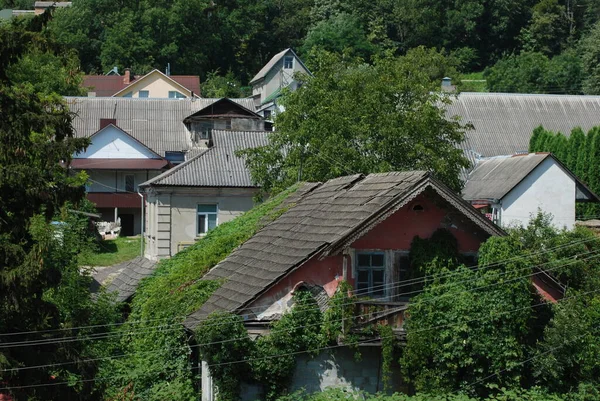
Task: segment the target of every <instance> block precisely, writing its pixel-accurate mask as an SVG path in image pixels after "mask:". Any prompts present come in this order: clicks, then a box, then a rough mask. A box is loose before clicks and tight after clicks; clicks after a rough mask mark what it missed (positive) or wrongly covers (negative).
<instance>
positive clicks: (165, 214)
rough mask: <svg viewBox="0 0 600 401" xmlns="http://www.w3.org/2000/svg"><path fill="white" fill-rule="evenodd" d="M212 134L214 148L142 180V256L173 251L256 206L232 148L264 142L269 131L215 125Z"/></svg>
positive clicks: (154, 256) (243, 168)
mask: <svg viewBox="0 0 600 401" xmlns="http://www.w3.org/2000/svg"><path fill="white" fill-rule="evenodd" d="M212 136H213V137H212V141H213V146H212V147H210V148H208V149H206V150H204V151H203V152H201V153H199V154H198V155H197V156H195V157H193V158H191V159H189V160H188V161H186V162H185V163H182V164H180V165H178V166H176V167H175V168H173V169H171V170H168V171H166V172H164V173H163V174H161V175H159V176H157V177H154V178H153V179H150V180H148V181H146V182H144V183H142V184H141V185H140V189H141V190H143V191H144V192H145V194H146V199H147V202H146V220H147V223H146V224H147V230H146V233H145V238H144V239H145V243H146V246H145V256H146V258H148V259H152V260H156V259H162V258H167V257H170V256H173V255H175V254H176V253H177V252H178V251H180V250H182V249H184V248H186V247H187V246H189V245H191V244H193V243H194V242H195V241H196V240H197V239H199V238H202V237H203V236H204V235H205V234H206V233H207V232H208V231H209V230H210V229H212V228H214V227H216V226H217V225H218V224H221V223H224V222H226V221H229V220H231V219H233V218H235V217H236V216H239V215H240V214H241V213H243V212H245V211H247V210H250V209H251V208H252V207H253V206H254V200H253V198H254V196H255V195H256V194H257V192H258V187H257V186H256V185H255V184H254V183H253V182H252V180H251V178H250V174H249V172H248V169H247V168H246V165H245V163H244V160H243V159H242V158H239V157H237V156H236V154H235V152H236V151H237V150H240V149H247V148H254V147H258V146H264V145H266V144H267V133H266V132H263V131H228V130H214V131H213V132H212Z"/></svg>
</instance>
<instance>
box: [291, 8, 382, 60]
mask: <svg viewBox="0 0 600 401" xmlns="http://www.w3.org/2000/svg"><path fill="white" fill-rule="evenodd" d="M314 48H319V49H322V50H327V51H330V52H335V53H342V52H349V53H350V54H353V55H357V56H361V57H363V58H369V57H370V56H371V55H372V54H373V53H374V52H375V46H373V45H372V44H371V43H370V42H369V40H368V39H367V35H366V33H365V30H364V29H363V27H362V26H361V22H360V20H359V19H358V17H356V16H354V15H352V14H347V13H339V14H335V15H332V16H331V17H329V18H328V19H326V20H323V21H320V22H319V23H317V24H316V25H315V26H314V27H313V28H311V29H310V30H309V31H308V34H307V35H306V39H305V40H304V44H303V45H302V52H303V53H305V54H306V53H308V52H309V51H310V50H312V49H314Z"/></svg>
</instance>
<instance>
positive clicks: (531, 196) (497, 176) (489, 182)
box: [462, 153, 600, 229]
mask: <svg viewBox="0 0 600 401" xmlns="http://www.w3.org/2000/svg"><path fill="white" fill-rule="evenodd" d="M462 195H463V198H464V199H466V200H467V201H469V202H470V203H471V204H472V205H474V206H475V207H476V208H479V209H480V210H481V211H482V212H484V213H486V215H488V216H489V218H490V219H492V220H493V221H494V222H495V223H497V224H499V225H502V226H509V225H512V224H521V225H523V226H526V225H527V224H528V222H529V220H530V218H532V217H533V216H534V215H536V214H537V211H538V210H541V211H543V212H545V213H550V214H552V216H553V217H554V219H553V222H554V224H555V225H556V226H557V227H558V228H562V227H566V228H567V229H572V228H573V227H574V225H575V203H576V202H598V201H600V199H599V198H598V196H597V195H596V194H594V193H592V192H591V191H590V190H589V189H588V188H587V187H586V186H585V184H583V183H582V182H581V181H580V180H579V179H578V178H577V177H576V176H575V175H574V174H573V173H572V172H571V171H570V170H569V169H568V168H567V167H566V166H565V165H564V164H562V163H561V162H560V161H559V160H558V159H557V158H556V157H554V156H553V155H552V154H550V153H529V154H519V155H513V156H499V157H492V158H486V159H481V160H479V162H478V163H477V165H476V166H475V169H474V170H473V171H472V172H471V173H470V174H469V176H468V179H467V181H466V183H465V187H464V189H463V193H462Z"/></svg>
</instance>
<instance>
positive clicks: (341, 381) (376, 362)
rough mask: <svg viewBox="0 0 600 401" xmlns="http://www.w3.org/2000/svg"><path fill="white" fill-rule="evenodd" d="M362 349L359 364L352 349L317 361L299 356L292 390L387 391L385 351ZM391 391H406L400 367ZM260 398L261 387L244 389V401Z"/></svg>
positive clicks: (330, 353) (324, 355) (338, 350)
mask: <svg viewBox="0 0 600 401" xmlns="http://www.w3.org/2000/svg"><path fill="white" fill-rule="evenodd" d="M359 349H360V354H361V359H360V360H359V361H357V360H356V359H355V357H354V356H355V351H354V350H352V349H348V348H335V349H332V350H329V351H328V352H323V353H321V354H320V355H318V356H316V357H314V358H312V357H310V356H308V355H306V354H301V355H299V356H298V358H297V364H296V371H295V372H294V377H293V379H292V384H291V387H290V391H291V392H294V391H297V390H301V389H304V390H305V391H307V392H309V393H314V392H319V391H323V390H326V389H328V388H342V389H345V390H347V391H358V390H362V391H365V392H368V393H376V392H383V390H384V380H383V377H382V369H381V348H380V347H375V346H372V347H360V348H359ZM390 390H391V392H394V391H403V390H404V391H406V388H405V385H404V383H403V382H402V380H401V376H400V372H399V369H398V367H397V366H394V367H393V369H392V381H391V389H390ZM259 396H260V389H259V388H257V386H249V385H245V386H243V391H242V401H255V400H259V399H260V398H259Z"/></svg>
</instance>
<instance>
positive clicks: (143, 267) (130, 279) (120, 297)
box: [107, 257, 158, 302]
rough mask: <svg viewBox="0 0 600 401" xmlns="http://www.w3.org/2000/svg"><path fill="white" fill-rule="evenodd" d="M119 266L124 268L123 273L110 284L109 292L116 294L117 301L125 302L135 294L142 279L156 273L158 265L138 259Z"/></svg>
mask: <svg viewBox="0 0 600 401" xmlns="http://www.w3.org/2000/svg"><path fill="white" fill-rule="evenodd" d="M119 266H120V268H121V267H122V271H121V273H119V274H118V275H117V276H116V277H115V278H114V280H113V281H112V283H110V285H109V286H108V288H107V291H108V292H116V293H117V301H119V302H124V301H126V300H127V299H129V298H130V297H131V296H132V295H133V294H135V291H136V290H137V287H138V285H139V284H140V281H142V279H144V278H146V277H150V276H151V275H152V273H154V269H156V267H157V266H158V264H157V263H156V262H154V261H151V260H148V259H146V258H142V257H137V258H135V259H133V260H130V261H127V262H123V263H121V264H120V265H119Z"/></svg>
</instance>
